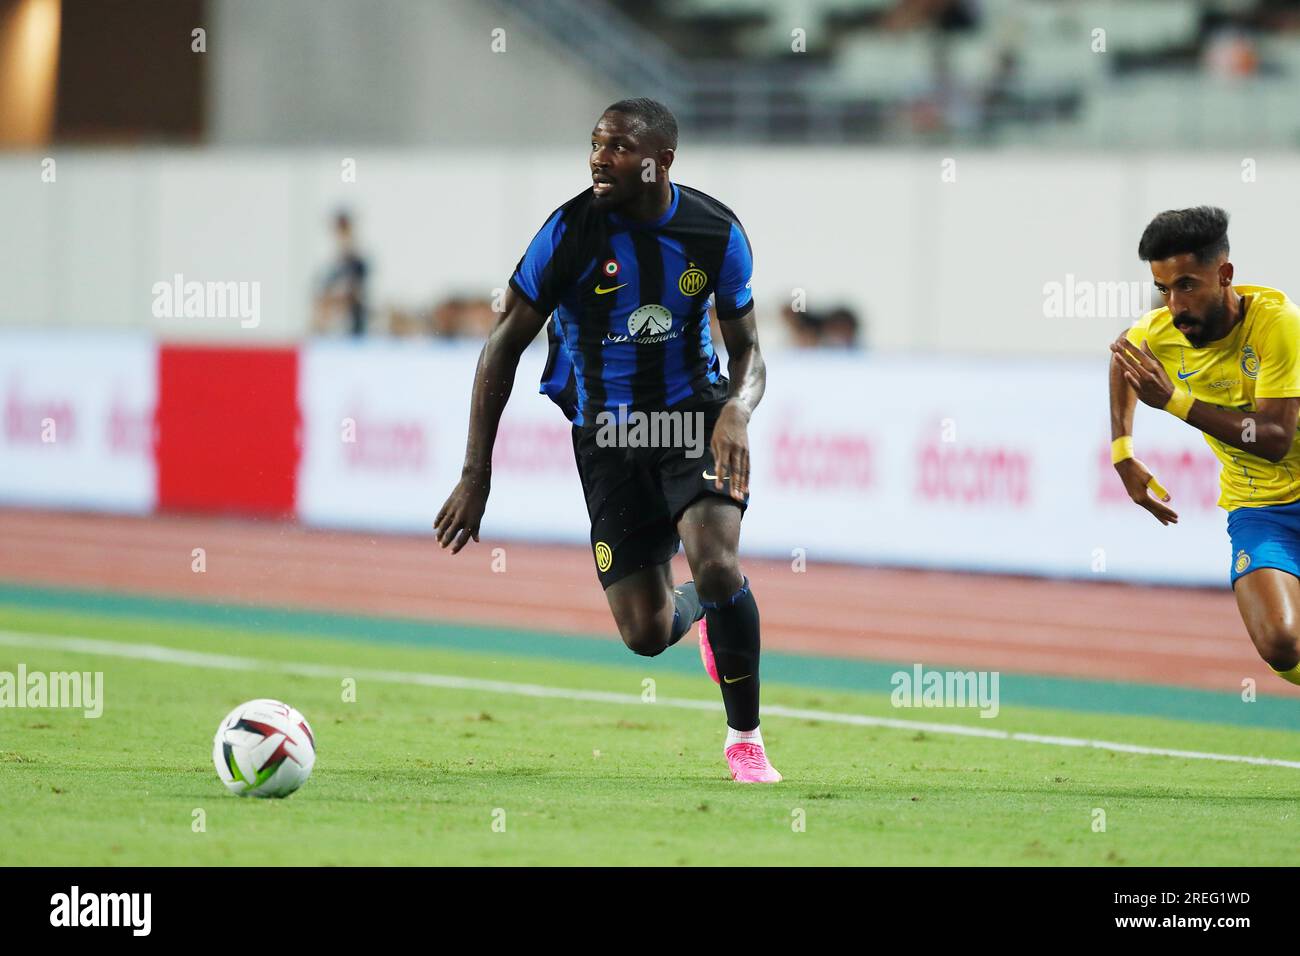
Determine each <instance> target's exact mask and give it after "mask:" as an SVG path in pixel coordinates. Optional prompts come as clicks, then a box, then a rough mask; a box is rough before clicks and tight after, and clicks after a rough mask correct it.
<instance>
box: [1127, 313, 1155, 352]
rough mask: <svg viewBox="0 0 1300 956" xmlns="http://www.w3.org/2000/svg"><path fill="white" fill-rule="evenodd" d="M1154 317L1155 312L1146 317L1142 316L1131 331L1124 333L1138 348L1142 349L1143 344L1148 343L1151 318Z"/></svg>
mask: <svg viewBox="0 0 1300 956" xmlns="http://www.w3.org/2000/svg"><path fill="white" fill-rule="evenodd" d="M1153 315H1155V313H1154V312H1148V313H1147V314H1146V315H1144V316H1142V318H1140V319H1138V320H1137V321H1136V322H1134V323H1133V325H1132V326H1130V327H1129V330H1128V331H1127V332H1126V333H1124V334H1125V336H1126V337H1127V338H1128V340H1129V342H1131V343H1132V344H1133V345H1135V346H1137V347H1138V348H1141V347H1142V343H1143V342H1145V341H1146V338H1147V334H1148V333H1149V332H1150V330H1151V316H1153Z"/></svg>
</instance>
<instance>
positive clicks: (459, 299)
mask: <svg viewBox="0 0 1300 956" xmlns="http://www.w3.org/2000/svg"><path fill="white" fill-rule="evenodd" d="M496 321H497V314H496V313H495V312H494V311H492V303H491V302H490V301H489V300H488V299H485V298H482V297H468V296H459V295H456V296H452V297H451V298H449V299H444V300H443V301H442V302H439V303H438V304H437V305H435V306H434V307H433V310H432V312H430V314H429V331H430V332H431V333H432V334H433V336H434V337H435V338H439V339H483V338H487V335H488V333H489V332H491V331H492V327H493V326H494V325H496Z"/></svg>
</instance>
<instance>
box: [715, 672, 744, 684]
mask: <svg viewBox="0 0 1300 956" xmlns="http://www.w3.org/2000/svg"><path fill="white" fill-rule="evenodd" d="M748 678H749V675H748V674H746V675H745V676H744V677H724V678H722V680H723V681H724V682H725V683H728V684H739V683H740V682H741V681H742V680H746V679H748Z"/></svg>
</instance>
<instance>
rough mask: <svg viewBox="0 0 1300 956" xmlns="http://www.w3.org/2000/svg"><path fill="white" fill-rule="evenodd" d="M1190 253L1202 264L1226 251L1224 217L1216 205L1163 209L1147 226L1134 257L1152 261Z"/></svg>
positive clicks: (1225, 224)
mask: <svg viewBox="0 0 1300 956" xmlns="http://www.w3.org/2000/svg"><path fill="white" fill-rule="evenodd" d="M1185 252H1190V253H1192V255H1194V256H1196V261H1197V262H1200V263H1202V264H1204V263H1207V262H1213V261H1214V260H1215V259H1217V258H1218V257H1219V256H1220V255H1221V254H1222V255H1226V254H1227V252H1228V214H1227V213H1226V212H1224V211H1223V210H1222V209H1220V208H1219V207H1218V206H1193V207H1192V208H1191V209H1166V210H1165V211H1164V212H1162V213H1161V214H1160V215H1158V216H1156V217H1155V218H1154V219H1152V220H1151V222H1149V223H1148V224H1147V227H1146V229H1145V230H1143V232H1142V239H1141V240H1140V241H1139V242H1138V258H1139V259H1141V260H1142V261H1143V262H1156V261H1159V260H1160V259H1168V258H1169V257H1170V256H1177V255H1182V254H1183V253H1185Z"/></svg>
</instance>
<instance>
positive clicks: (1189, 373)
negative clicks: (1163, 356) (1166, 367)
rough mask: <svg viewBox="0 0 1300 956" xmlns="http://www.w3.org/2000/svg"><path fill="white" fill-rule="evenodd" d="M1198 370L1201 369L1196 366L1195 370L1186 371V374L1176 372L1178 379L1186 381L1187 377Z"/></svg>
mask: <svg viewBox="0 0 1300 956" xmlns="http://www.w3.org/2000/svg"><path fill="white" fill-rule="evenodd" d="M1200 371H1203V370H1202V369H1199V368H1198V369H1196V370H1195V371H1191V372H1188V373H1186V374H1183V373H1182V372H1179V373H1178V377H1179V378H1180V379H1182V380H1183V381H1184V382H1185V381H1187V380H1188V379H1189V378H1191V377H1192V376H1193V375H1195V374H1196V373H1197V372H1200Z"/></svg>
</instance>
